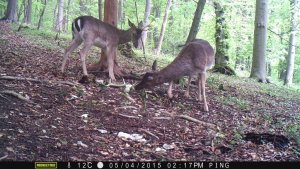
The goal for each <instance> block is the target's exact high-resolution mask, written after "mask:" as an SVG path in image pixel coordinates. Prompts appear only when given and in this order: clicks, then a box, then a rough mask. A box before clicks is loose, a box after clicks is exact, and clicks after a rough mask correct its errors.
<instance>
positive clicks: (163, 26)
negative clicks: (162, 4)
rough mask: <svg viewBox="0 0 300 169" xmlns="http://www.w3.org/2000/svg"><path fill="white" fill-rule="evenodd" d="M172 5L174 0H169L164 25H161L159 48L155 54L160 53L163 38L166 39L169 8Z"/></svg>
mask: <svg viewBox="0 0 300 169" xmlns="http://www.w3.org/2000/svg"><path fill="white" fill-rule="evenodd" d="M171 5H172V0H168V2H167V7H166V11H165V16H164V20H163V23H162V26H161V31H160V35H159V40H158V45H157V48H156V49H155V54H156V55H159V54H160V50H161V45H162V42H163V39H164V34H165V31H166V25H167V21H168V16H169V10H170V7H171Z"/></svg>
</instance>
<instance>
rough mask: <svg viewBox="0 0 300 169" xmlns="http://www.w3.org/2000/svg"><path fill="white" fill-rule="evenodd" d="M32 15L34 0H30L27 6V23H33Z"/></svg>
mask: <svg viewBox="0 0 300 169" xmlns="http://www.w3.org/2000/svg"><path fill="white" fill-rule="evenodd" d="M31 16H32V0H28V1H27V7H26V15H25V23H26V24H31Z"/></svg>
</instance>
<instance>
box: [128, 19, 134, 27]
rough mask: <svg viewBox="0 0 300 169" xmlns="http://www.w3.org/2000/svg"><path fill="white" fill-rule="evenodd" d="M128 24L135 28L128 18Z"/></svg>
mask: <svg viewBox="0 0 300 169" xmlns="http://www.w3.org/2000/svg"><path fill="white" fill-rule="evenodd" d="M128 25H129V26H130V27H133V28H135V25H134V24H133V23H132V22H131V21H130V20H129V19H128Z"/></svg>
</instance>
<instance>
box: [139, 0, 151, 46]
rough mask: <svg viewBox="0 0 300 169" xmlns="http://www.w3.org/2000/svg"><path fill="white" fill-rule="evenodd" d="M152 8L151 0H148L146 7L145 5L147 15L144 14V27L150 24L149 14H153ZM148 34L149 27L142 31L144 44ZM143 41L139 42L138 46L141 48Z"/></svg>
mask: <svg viewBox="0 0 300 169" xmlns="http://www.w3.org/2000/svg"><path fill="white" fill-rule="evenodd" d="M151 8H152V6H151V0H146V7H145V15H144V22H143V27H145V26H147V25H148V24H149V16H150V14H151ZM147 34H148V31H147V29H146V30H144V31H143V32H142V36H141V40H142V42H143V43H144V46H145V45H146V39H147ZM142 42H141V41H139V44H138V48H139V49H143V46H142Z"/></svg>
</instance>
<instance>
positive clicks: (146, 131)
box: [139, 129, 159, 139]
mask: <svg viewBox="0 0 300 169" xmlns="http://www.w3.org/2000/svg"><path fill="white" fill-rule="evenodd" d="M139 130H140V131H141V132H144V133H146V134H148V135H150V136H152V137H155V138H156V139H159V137H158V136H156V135H155V134H153V133H151V132H150V131H148V130H145V129H139Z"/></svg>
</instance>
